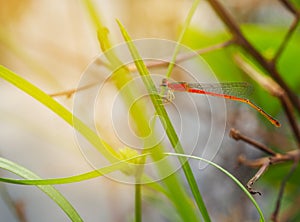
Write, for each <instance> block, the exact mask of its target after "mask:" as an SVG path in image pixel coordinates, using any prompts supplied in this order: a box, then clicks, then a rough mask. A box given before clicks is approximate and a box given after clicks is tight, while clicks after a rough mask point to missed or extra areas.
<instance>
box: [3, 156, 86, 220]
mask: <svg viewBox="0 0 300 222" xmlns="http://www.w3.org/2000/svg"><path fill="white" fill-rule="evenodd" d="M0 167H2V168H5V169H7V170H9V171H11V172H13V173H14V174H16V175H19V176H21V177H23V178H26V179H29V180H40V179H41V178H40V177H38V176H37V175H36V174H34V173H33V172H31V171H29V170H28V169H26V168H24V167H22V166H20V165H18V164H16V163H13V162H11V161H9V160H6V159H4V158H0ZM37 187H38V188H39V189H40V190H41V191H43V192H44V193H46V194H47V195H48V196H49V197H50V198H51V199H52V200H54V202H56V203H57V205H58V206H59V207H60V208H61V209H62V210H63V211H64V212H65V213H66V214H67V215H68V217H69V218H70V219H71V220H72V221H83V220H82V219H81V217H80V216H79V214H78V213H77V212H76V210H75V209H74V208H73V206H72V205H71V204H70V203H69V202H68V201H67V200H66V199H65V198H64V196H63V195H62V194H61V193H59V191H58V190H56V189H55V188H54V187H52V186H50V185H37Z"/></svg>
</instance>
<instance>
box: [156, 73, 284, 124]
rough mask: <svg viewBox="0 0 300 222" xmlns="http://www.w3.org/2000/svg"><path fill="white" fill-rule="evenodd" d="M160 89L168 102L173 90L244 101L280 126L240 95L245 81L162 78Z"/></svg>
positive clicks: (172, 95) (172, 98)
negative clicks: (203, 81) (177, 80)
mask: <svg viewBox="0 0 300 222" xmlns="http://www.w3.org/2000/svg"><path fill="white" fill-rule="evenodd" d="M160 87H161V90H162V91H163V92H166V94H165V99H166V100H167V101H168V102H170V101H173V100H174V99H175V95H174V92H188V93H196V94H202V95H207V96H215V97H221V98H224V99H228V100H234V101H238V102H242V103H246V104H248V105H249V106H251V107H252V108H254V109H255V110H257V111H258V112H259V113H260V114H262V115H263V116H264V117H265V118H266V119H268V120H269V121H270V122H271V123H272V124H273V125H274V126H276V127H280V125H281V124H280V123H279V121H277V120H276V119H274V118H273V117H272V116H271V115H269V114H268V113H266V112H265V111H264V110H263V109H262V108H260V107H259V106H257V105H255V104H254V103H253V102H251V101H250V100H249V99H247V98H244V97H241V96H240V95H243V94H244V93H243V92H246V91H248V90H249V88H251V86H250V85H249V84H248V83H246V82H227V83H212V84H210V83H188V82H169V81H168V79H165V78H164V79H163V80H162V82H161V85H160Z"/></svg>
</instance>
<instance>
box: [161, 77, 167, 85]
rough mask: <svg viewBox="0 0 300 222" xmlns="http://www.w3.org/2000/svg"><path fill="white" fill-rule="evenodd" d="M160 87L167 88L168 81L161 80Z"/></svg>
mask: <svg viewBox="0 0 300 222" xmlns="http://www.w3.org/2000/svg"><path fill="white" fill-rule="evenodd" d="M160 86H161V87H167V86H168V80H167V79H166V78H164V79H162V81H161V84H160Z"/></svg>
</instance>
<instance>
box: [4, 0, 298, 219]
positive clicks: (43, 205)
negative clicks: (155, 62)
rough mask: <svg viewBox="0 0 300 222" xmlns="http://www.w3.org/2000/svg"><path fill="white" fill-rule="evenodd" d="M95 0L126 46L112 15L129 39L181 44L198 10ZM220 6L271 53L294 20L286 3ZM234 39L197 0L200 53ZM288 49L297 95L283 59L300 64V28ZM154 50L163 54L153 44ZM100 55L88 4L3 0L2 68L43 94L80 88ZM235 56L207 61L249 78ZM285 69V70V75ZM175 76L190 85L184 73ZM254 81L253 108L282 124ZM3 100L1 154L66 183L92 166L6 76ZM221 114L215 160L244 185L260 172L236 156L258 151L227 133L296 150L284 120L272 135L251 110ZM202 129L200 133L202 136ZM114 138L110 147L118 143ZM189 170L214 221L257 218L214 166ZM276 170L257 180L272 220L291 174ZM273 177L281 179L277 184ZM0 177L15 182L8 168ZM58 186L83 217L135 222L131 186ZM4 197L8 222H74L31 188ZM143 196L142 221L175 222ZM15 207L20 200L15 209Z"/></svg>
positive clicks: (172, 1) (223, 75) (153, 0)
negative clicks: (185, 24) (21, 214)
mask: <svg viewBox="0 0 300 222" xmlns="http://www.w3.org/2000/svg"><path fill="white" fill-rule="evenodd" d="M92 2H93V4H94V5H95V6H96V9H97V12H98V13H99V16H100V17H101V18H102V20H103V23H104V24H105V25H106V27H107V28H108V29H109V37H110V38H111V40H112V42H113V43H114V44H118V43H121V42H123V39H122V36H121V34H120V32H119V29H118V27H117V24H116V22H115V19H119V20H120V21H121V22H122V23H123V24H124V26H125V27H126V29H127V30H128V32H129V33H130V35H131V37H132V38H133V39H138V38H160V39H169V40H174V41H176V39H177V38H178V35H179V32H180V30H181V28H182V25H183V22H184V20H185V17H186V15H187V13H188V11H189V8H190V7H191V5H192V1H187V0H163V1H161V0H144V1H140V0H122V1H120V0H110V1H109V0H97V1H96V0H94V1H92ZM222 3H223V6H224V7H225V8H226V9H227V10H229V11H230V13H231V14H232V15H233V16H234V18H235V19H236V21H237V22H238V23H240V24H245V26H243V28H244V29H245V30H244V31H245V33H246V34H248V37H249V39H251V40H252V41H253V42H254V43H255V44H256V46H257V47H258V48H260V49H261V50H262V51H263V53H264V55H266V56H268V53H269V54H273V53H274V50H275V49H276V48H277V47H278V45H279V43H280V41H281V40H282V37H283V36H284V33H285V32H286V31H287V29H288V27H289V26H290V24H291V22H292V21H293V16H292V14H291V13H289V12H288V11H287V10H286V9H285V8H284V7H283V6H282V4H280V1H271V0H260V1H259V0H244V1H239V0H223V1H222ZM229 37H230V35H229V34H228V32H226V28H225V27H224V25H223V24H222V22H221V21H220V20H219V19H218V17H217V16H216V15H215V13H214V12H213V10H212V9H211V8H210V6H209V4H208V3H207V2H206V1H201V3H200V5H199V7H198V10H197V12H196V14H195V16H194V17H193V20H192V25H191V27H190V29H189V30H188V32H187V34H186V36H185V39H184V43H185V44H186V45H188V46H189V47H192V48H194V49H197V48H202V47H205V46H209V45H213V44H216V43H218V42H223V41H225V40H226V39H229ZM290 47H291V48H289V50H287V51H288V52H290V54H289V53H286V54H285V57H284V58H282V60H281V61H282V66H281V67H282V69H283V72H288V75H285V77H284V78H285V79H286V80H287V82H288V83H290V85H291V87H292V88H294V89H298V88H299V86H300V84H299V82H300V81H299V80H298V78H297V74H299V71H297V68H299V67H298V66H299V65H297V64H296V66H293V67H290V65H286V63H284V62H285V61H289V62H291V61H292V60H293V61H294V60H295V58H299V57H294V56H295V55H297V53H299V51H297V49H299V47H300V46H299V30H298V32H297V34H296V37H295V38H294V39H293V41H292V42H291V44H290ZM297 47H298V48H297ZM153 50H157V49H155V47H153ZM100 52H101V51H100V47H99V44H98V40H97V32H96V30H95V28H94V26H93V24H92V22H91V19H90V16H89V13H88V11H87V9H86V5H85V4H84V1H78V0H75V1H74V0H59V1H58V0H53V1H46V0H22V1H18V0H11V1H5V0H0V63H1V65H4V66H6V67H8V68H9V69H11V70H13V71H14V72H16V73H18V74H19V75H21V76H22V77H24V78H25V79H27V80H28V81H30V82H31V83H33V84H34V85H36V86H38V87H39V88H40V89H42V90H43V91H45V92H47V93H55V92H59V91H64V90H68V89H72V88H76V86H77V85H78V82H79V80H80V77H81V74H82V73H83V72H84V71H85V69H86V67H87V66H88V65H89V64H90V63H91V62H92V61H93V60H94V58H95V57H96V56H98V54H99V53H100ZM231 52H232V51H231V49H228V50H227V49H226V50H222V51H221V52H219V51H218V52H212V53H209V54H208V55H205V56H203V58H204V59H205V60H206V62H208V64H209V65H210V66H211V68H212V70H213V71H214V72H215V74H216V76H217V78H218V79H220V80H221V81H246V82H251V80H249V79H248V77H246V75H245V74H243V73H242V71H240V70H239V69H238V68H237V67H236V65H235V64H234V63H233V62H232V61H231V58H230V56H229V55H231V54H230V53H231ZM170 56H171V55H170ZM298 56H299V55H298ZM291 58H292V59H291ZM294 63H295V62H294ZM294 63H293V64H294ZM285 67H289V68H287V69H284V68H285ZM298 70H300V69H298ZM298 76H299V75H298ZM176 78H177V79H180V80H182V79H184V77H183V76H181V74H180V73H179V74H177V76H176ZM251 83H252V84H253V85H254V86H255V88H258V89H255V93H254V94H253V96H252V97H253V100H254V101H255V103H257V104H258V105H260V106H262V107H264V108H265V109H266V111H267V112H270V113H271V114H272V115H274V116H276V117H278V118H279V119H281V120H282V121H284V120H283V118H282V110H281V108H280V106H279V102H278V101H277V100H276V99H275V98H273V97H271V96H269V95H268V94H267V93H266V92H264V91H263V90H262V89H260V88H259V87H258V86H256V85H255V83H253V82H251ZM108 98H110V97H109V94H108ZM0 100H1V103H0V118H1V124H0V141H1V143H0V154H1V156H2V157H4V158H7V159H9V160H11V161H14V162H16V163H18V164H20V165H22V166H24V167H26V168H28V169H30V170H31V171H33V172H35V173H36V174H37V175H39V176H40V177H42V178H58V177H67V176H71V175H77V174H80V173H84V172H87V171H90V170H92V168H91V166H90V165H89V164H88V163H87V162H86V160H85V158H84V157H83V156H82V153H81V151H80V149H79V148H78V145H77V144H76V140H75V138H74V132H73V129H72V128H71V127H70V126H69V125H67V124H66V123H65V122H64V121H63V120H61V119H60V118H59V117H57V116H56V115H55V114H54V113H52V112H51V111H49V110H48V109H47V108H45V107H44V106H42V105H41V104H39V103H38V102H37V101H35V100H34V99H32V98H31V97H29V96H28V95H26V94H24V93H23V92H21V91H20V90H19V89H17V88H15V87H14V86H12V85H10V84H9V83H7V82H5V81H4V80H0ZM57 100H58V101H59V102H60V103H62V104H63V105H64V106H66V107H67V108H68V109H69V110H72V105H73V101H72V98H65V97H60V98H57ZM179 101H180V98H179ZM104 107H106V106H104ZM187 115H189V114H187ZM207 115H209V113H208V114H207ZM225 116H226V122H227V125H226V129H225V131H223V129H221V128H222V127H221V126H220V129H221V137H222V144H221V146H220V149H219V150H218V153H217V154H216V156H214V161H215V162H217V163H218V164H220V165H221V166H223V167H224V168H226V169H228V170H229V171H230V172H232V173H233V174H234V175H235V176H237V178H238V179H240V180H241V181H242V182H243V183H244V184H245V183H246V182H247V181H248V180H249V179H250V178H251V177H252V176H253V175H254V173H255V172H256V171H255V170H253V169H249V168H246V167H243V166H241V167H237V162H236V159H237V157H238V155H239V154H241V153H243V154H247V155H248V157H251V158H255V157H259V156H261V155H262V154H261V153H260V152H258V151H256V150H254V149H252V148H250V146H248V145H245V144H243V143H241V142H238V143H237V142H236V141H234V140H232V139H230V138H229V136H228V133H229V129H230V128H231V127H236V128H238V129H239V130H241V131H244V132H247V135H248V136H250V137H253V138H255V139H257V140H259V141H260V142H262V143H265V144H267V145H268V146H270V147H273V148H275V149H280V147H281V148H282V147H284V148H286V149H292V148H293V146H295V144H294V142H293V139H292V135H291V132H290V130H289V129H288V128H287V127H286V126H284V124H283V127H282V129H274V128H273V126H271V125H270V124H269V123H268V122H267V121H266V120H264V119H262V118H261V117H259V116H258V115H257V113H256V112H255V111H254V110H250V108H248V107H246V106H244V105H239V104H235V103H232V102H230V103H229V104H227V114H225ZM222 118H224V117H222ZM99 122H101V120H99ZM205 129H206V128H205V127H204V128H202V130H204V131H205ZM186 130H191V131H192V130H193V129H191V128H189V129H186ZM108 132H109V133H113V132H111V131H108ZM187 132H189V131H187ZM213 134H214V133H212V135H213ZM216 134H220V133H218V132H216ZM112 138H113V139H112V141H109V142H110V143H111V144H114V143H117V142H116V141H114V139H115V138H114V137H112ZM188 142H189V141H187V144H188ZM191 164H192V166H193V169H195V170H194V173H195V175H196V178H197V180H198V182H199V186H200V190H201V191H202V193H203V194H204V200H205V202H206V203H207V207H208V209H209V212H210V213H211V216H212V219H213V221H257V220H258V215H257V212H256V210H255V208H254V207H253V206H252V204H251V203H250V201H249V200H248V199H247V197H246V196H245V194H244V193H243V192H241V190H240V189H239V188H238V187H237V186H236V185H235V184H234V183H233V182H232V181H231V180H229V179H228V178H227V177H225V176H224V175H223V174H222V173H220V172H217V171H216V170H214V169H212V168H210V167H206V168H205V169H203V170H198V168H199V163H198V162H196V161H191ZM273 172H274V173H273V174H272V173H270V175H269V178H272V179H273V180H271V179H270V180H269V181H268V175H267V176H266V178H267V179H265V181H263V180H262V182H259V183H258V184H256V186H257V189H259V190H260V191H261V192H262V193H263V198H262V197H257V201H258V202H259V204H260V206H261V207H262V208H263V210H264V213H265V215H266V217H268V215H270V214H271V212H272V210H273V209H274V206H275V199H276V195H277V192H278V186H279V183H280V181H281V178H282V175H284V172H285V171H284V170H281V171H280V172H281V174H280V173H278V172H279V171H278V172H276V171H273ZM274 175H279V177H278V178H276V177H275V179H274ZM1 176H3V177H15V176H14V175H11V174H9V173H7V172H4V171H2V172H1ZM274 180H275V182H274ZM270 181H271V182H270ZM271 184H272V186H271ZM296 184H297V183H296ZM56 188H57V189H58V190H59V191H61V192H62V193H63V195H64V196H65V197H66V198H67V199H68V200H69V201H70V202H71V204H72V205H73V206H74V207H75V209H76V210H77V211H78V212H79V214H80V215H81V216H82V218H83V219H84V221H131V220H132V218H133V214H134V187H133V186H132V185H127V184H124V183H118V182H115V181H113V180H110V179H109V178H105V177H103V178H97V179H93V180H89V181H85V182H80V183H75V184H68V185H59V186H56ZM291 189H292V191H293V192H297V194H298V193H299V189H297V188H296V186H293V185H291ZM0 192H1V199H0V214H1V218H2V219H1V220H3V221H21V220H19V219H18V217H17V216H16V212H15V210H16V209H18V208H22V209H23V210H24V212H25V216H26V219H27V220H24V221H41V220H43V221H68V218H67V216H66V215H65V214H64V213H63V212H62V211H61V209H59V207H58V206H57V205H55V203H53V201H52V200H51V199H50V198H48V197H47V196H46V195H45V194H44V193H42V192H41V191H40V190H38V189H37V188H35V187H30V186H18V185H8V184H4V183H1V184H0ZM144 198H145V200H144V201H145V203H144V208H145V209H144V212H143V214H144V216H143V217H144V221H154V220H156V221H172V219H170V218H169V219H168V213H166V212H170V213H171V212H172V211H174V209H172V208H171V206H168V205H170V203H168V202H166V203H165V204H163V203H161V200H160V197H159V196H156V197H155V196H154V195H153V194H152V193H151V192H150V193H147V192H146V193H145V197H144ZM284 203H286V206H289V204H290V203H291V200H290V202H289V200H285V202H284ZM12 204H17V207H14V206H13V205H12ZM153 206H156V207H153ZM162 209H163V210H162ZM172 213H174V212H172ZM171 215H172V214H171Z"/></svg>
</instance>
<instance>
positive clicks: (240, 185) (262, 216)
mask: <svg viewBox="0 0 300 222" xmlns="http://www.w3.org/2000/svg"><path fill="white" fill-rule="evenodd" d="M165 154H166V155H169V156H182V157H186V158H191V159H196V160H201V161H203V162H206V163H208V164H210V165H211V166H213V167H215V168H217V169H218V170H220V171H222V172H223V173H225V174H226V175H227V176H228V177H229V178H230V179H232V180H233V181H234V182H235V183H236V184H237V185H238V186H239V187H240V188H241V189H242V191H243V192H244V193H245V194H246V195H247V197H248V198H249V199H250V200H251V202H252V203H253V205H254V206H255V208H256V209H257V212H258V213H259V216H260V221H261V222H264V221H265V218H264V215H263V212H262V210H261V209H260V207H259V206H258V204H257V202H256V201H255V199H254V198H253V196H252V195H251V194H250V193H249V191H248V190H247V189H246V188H245V187H244V185H243V184H242V183H241V182H240V181H239V180H238V179H237V178H235V177H234V176H233V175H232V174H231V173H229V172H228V171H227V170H225V169H224V168H222V167H221V166H219V165H218V164H215V163H214V162H212V161H209V160H206V159H204V158H201V157H197V156H191V155H186V154H180V153H165Z"/></svg>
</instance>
